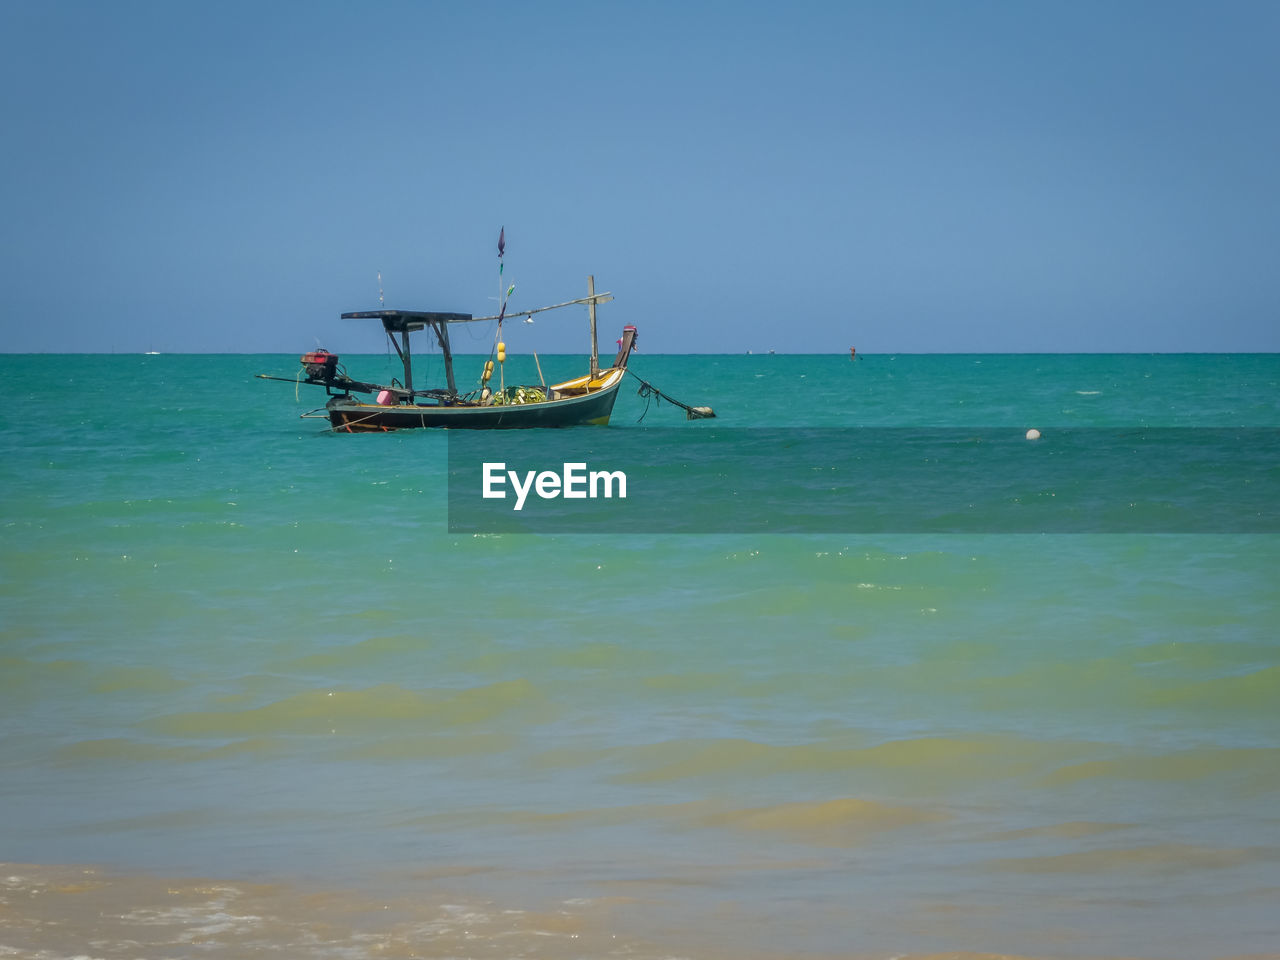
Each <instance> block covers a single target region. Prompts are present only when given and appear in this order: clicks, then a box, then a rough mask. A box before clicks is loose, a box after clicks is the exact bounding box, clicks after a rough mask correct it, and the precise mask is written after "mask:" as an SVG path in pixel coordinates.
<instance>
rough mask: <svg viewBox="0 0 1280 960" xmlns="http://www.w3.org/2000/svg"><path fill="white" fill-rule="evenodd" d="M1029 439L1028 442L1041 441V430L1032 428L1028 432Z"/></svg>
mask: <svg viewBox="0 0 1280 960" xmlns="http://www.w3.org/2000/svg"><path fill="white" fill-rule="evenodd" d="M1027 439H1028V440H1039V439H1040V431H1039V430H1037V429H1036V428H1035V427H1032V428H1031V429H1030V430H1028V431H1027Z"/></svg>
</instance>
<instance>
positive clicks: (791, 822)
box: [703, 797, 946, 846]
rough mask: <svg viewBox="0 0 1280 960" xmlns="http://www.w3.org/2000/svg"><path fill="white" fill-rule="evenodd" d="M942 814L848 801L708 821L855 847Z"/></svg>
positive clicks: (764, 810) (777, 808)
mask: <svg viewBox="0 0 1280 960" xmlns="http://www.w3.org/2000/svg"><path fill="white" fill-rule="evenodd" d="M944 819H946V817H945V816H944V815H942V814H938V813H933V812H931V811H927V810H921V809H918V808H915V807H907V806H890V805H888V804H883V803H875V802H873V801H870V800H859V799H857V798H854V797H845V798H842V799H839V800H826V801H820V802H815V803H783V804H777V805H775V806H769V807H754V808H749V809H744V810H732V811H729V812H726V813H718V814H713V815H711V816H709V817H706V818H705V819H704V820H703V823H704V824H705V825H706V826H711V827H731V828H733V829H736V830H751V831H761V832H765V833H774V834H778V835H781V836H783V837H785V838H787V839H791V840H798V841H801V842H804V843H817V844H822V845H825V846H851V845H853V844H855V843H858V842H860V841H861V840H863V839H865V838H866V837H867V836H869V835H871V834H873V833H878V832H879V831H881V830H892V829H896V828H898V827H907V826H916V825H919V824H922V823H929V822H933V821H939V820H944Z"/></svg>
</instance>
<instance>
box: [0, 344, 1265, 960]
mask: <svg viewBox="0 0 1280 960" xmlns="http://www.w3.org/2000/svg"><path fill="white" fill-rule="evenodd" d="M345 359H346V361H347V363H348V366H349V368H350V369H351V371H352V374H353V376H357V377H361V378H366V379H379V378H386V377H389V376H390V375H392V373H393V372H394V365H392V364H390V363H389V361H388V359H387V358H384V357H368V358H358V357H357V358H345ZM517 362H520V363H525V362H527V365H528V366H529V368H530V371H529V376H528V379H531V380H534V381H536V374H535V373H533V372H532V369H533V368H532V363H531V359H530V358H524V357H516V358H513V359H512V361H511V362H510V363H509V366H510V367H511V369H510V370H509V371H508V373H509V374H510V377H509V379H517V378H518V376H519V374H518V371H517V369H516V367H515V364H516V363H517ZM541 362H542V366H543V369H544V370H545V371H546V373H547V376H548V377H552V378H554V377H556V376H558V375H561V371H563V375H565V376H567V375H569V374H570V373H572V372H574V371H575V370H576V369H577V368H578V366H580V364H581V360H580V359H579V358H547V357H544V358H541ZM294 365H296V358H292V357H234V356H221V357H181V356H160V357H104V358H91V357H81V356H66V357H52V356H38V357H24V356H7V357H2V358H0V370H3V371H4V373H5V377H6V381H7V382H9V383H11V384H18V386H17V387H16V388H13V389H11V391H10V396H9V403H8V404H7V406H6V408H5V410H4V412H3V413H2V414H0V436H2V437H3V445H4V450H5V452H6V456H5V458H4V460H3V463H0V490H3V492H4V498H3V505H2V506H0V523H2V524H3V526H2V529H3V531H4V533H3V537H4V550H3V556H2V558H0V572H2V576H0V614H2V615H0V735H2V736H0V809H2V810H3V812H4V815H3V818H0V861H6V863H5V865H4V866H3V867H0V955H12V956H19V957H32V958H34V957H41V958H44V957H50V958H52V957H62V956H67V957H71V956H81V955H84V956H94V957H99V956H100V957H104V958H106V957H117V956H147V957H151V956H196V955H199V956H212V957H217V956H239V955H244V954H245V952H246V951H258V952H266V951H273V952H275V953H276V954H277V955H281V956H335V957H336V956H344V957H364V956H370V957H372V956H440V957H445V956H475V957H489V956H492V957H508V956H510V957H515V956H530V957H590V956H629V957H654V958H657V957H674V956H679V957H690V958H695V960H697V958H704V957H706V958H711V957H759V958H771V957H782V956H810V957H814V958H819V957H837V956H839V957H867V958H870V957H889V956H928V955H931V954H944V953H945V954H947V955H952V954H954V953H957V952H959V953H969V954H974V955H980V954H987V953H991V954H1004V955H1016V956H1027V957H1072V958H1085V957H1153V958H1154V957H1159V958H1169V960H1182V958H1186V960H1191V958H1202V957H1227V956H1243V955H1259V956H1262V955H1272V956H1274V955H1275V954H1274V951H1275V949H1276V944H1277V943H1280V922H1278V921H1277V920H1276V919H1275V910H1274V904H1275V902H1276V900H1277V898H1278V897H1280V814H1277V813H1276V810H1277V809H1280V710H1277V709H1276V703H1277V702H1280V640H1278V639H1277V637H1276V631H1275V627H1274V624H1275V623H1278V622H1280V586H1278V585H1277V583H1278V581H1277V578H1276V571H1277V570H1280V543H1278V542H1277V537H1276V536H1274V535H1262V534H1241V533H1196V534H1185V533H1179V532H1176V531H1174V532H1169V533H1160V534H1135V533H1099V534H1090V535H1068V534H1053V535H1037V534H1031V535H1008V534H1000V533H998V532H991V533H972V534H963V535H961V534H954V535H942V534H934V535H930V534H910V535H898V534H874V535H872V534H844V533H840V534H836V533H831V534H823V533H806V534H789V535H771V534H761V533H740V534H734V533H724V534H715V535H700V536H690V535H678V534H668V533H662V532H650V533H644V532H639V533H637V532H630V533H626V534H620V535H612V536H611V535H609V534H608V532H603V533H599V534H593V533H575V534H556V535H513V534H501V535H471V534H458V533H450V532H449V531H448V529H447V523H446V511H447V497H446V491H445V478H446V438H445V437H444V436H443V435H441V434H438V433H429V432H422V433H402V434H392V435H386V436H338V435H334V434H331V433H328V432H326V431H325V430H324V429H323V428H324V423H323V422H322V421H315V420H297V419H296V416H295V415H296V414H297V413H299V412H302V411H304V410H307V409H309V408H311V407H313V406H315V405H317V404H318V403H320V401H321V399H322V397H315V396H307V395H306V394H305V392H304V393H303V394H302V395H301V396H300V397H299V398H298V399H297V400H295V397H294V388H293V387H292V385H289V384H279V383H277V384H264V383H261V382H259V381H255V380H253V379H252V374H253V373H255V372H269V373H282V374H283V375H288V373H289V371H291V369H292V367H293V366H294ZM633 367H634V368H635V370H636V372H637V373H639V374H640V375H641V376H643V377H644V378H645V379H647V380H650V381H652V382H654V383H655V384H657V385H658V386H660V387H661V388H662V389H664V390H667V391H669V392H670V393H672V394H674V395H675V396H677V397H680V398H681V399H682V400H685V401H687V402H690V403H698V404H702V403H706V404H710V405H711V406H713V407H715V408H716V411H717V414H718V417H717V419H716V420H715V421H711V422H693V423H686V422H685V421H684V420H683V419H682V414H680V413H679V411H675V412H673V410H672V408H670V407H669V406H659V407H657V408H650V409H649V410H648V412H647V413H645V401H644V400H643V399H641V398H639V397H637V396H634V395H632V394H630V393H629V392H628V393H625V394H624V395H623V396H622V397H620V399H619V402H618V405H617V408H616V410H615V415H614V425H613V426H611V427H610V428H609V430H610V431H611V434H612V433H621V432H623V431H626V430H630V429H633V428H634V427H635V425H636V421H637V419H638V418H639V417H640V416H641V415H642V414H644V416H645V419H644V425H646V426H650V425H662V426H669V427H672V428H673V429H675V428H679V429H682V430H688V431H697V430H699V429H704V428H705V427H706V426H707V425H708V423H710V424H712V425H715V426H717V427H720V426H724V427H733V428H748V429H749V428H756V427H760V428H763V427H768V428H776V427H779V426H784V427H785V426H794V427H823V428H830V427H850V426H872V427H922V426H923V427H934V426H941V427H958V426H982V427H1017V428H1020V429H1025V428H1029V427H1037V428H1039V429H1040V430H1042V431H1044V432H1045V434H1046V436H1048V435H1049V434H1050V433H1051V431H1052V430H1053V429H1054V428H1055V427H1057V428H1064V427H1070V428H1073V429H1074V428H1088V427H1106V428H1114V427H1129V426H1142V427H1251V428H1271V427H1276V426H1278V425H1280V358H1277V357H1276V356H1272V355H1266V356H1232V355H1211V356H1074V357H1064V356H1029V357H1011V356H984V357H977V356H974V357H960V356H915V357H911V356H902V357H887V356H886V357H876V356H869V357H865V358H863V357H859V358H858V360H857V361H853V362H851V361H850V360H849V359H848V358H847V357H840V358H831V357H787V356H769V357H677V356H645V355H643V354H641V355H637V356H636V357H635V358H634V359H633ZM210 378H212V379H213V380H215V381H219V382H223V383H226V384H227V387H226V389H225V390H222V391H218V390H210V389H208V388H207V383H208V382H209V379H210ZM129 382H131V383H132V385H131V386H129V387H128V388H127V389H126V388H123V387H122V386H121V384H122V383H129ZM143 401H145V402H143ZM51 410H57V411H59V415H58V416H57V417H56V418H51V417H50V411H51ZM595 429H596V428H586V429H584V430H582V431H571V432H570V435H571V436H577V435H578V433H579V432H580V433H581V435H582V436H583V438H584V443H589V441H590V437H591V436H592V435H593V430H595ZM514 442H516V441H513V443H514ZM519 443H522V444H527V443H528V438H527V437H522V438H521V439H520V440H519ZM744 469H746V468H745V467H744ZM752 469H758V470H767V469H768V461H767V457H766V458H764V459H763V460H762V461H761V462H759V463H757V464H754V465H753V466H752ZM1151 473H1152V482H1153V484H1161V487H1160V489H1161V490H1167V489H1168V479H1169V478H1168V476H1166V475H1164V474H1163V473H1162V472H1161V465H1160V464H1153V465H1152V471H1151ZM697 495H698V494H697V491H694V490H691V491H690V493H689V496H690V497H691V498H696V497H697ZM712 506H713V505H709V507H708V509H711V508H712ZM86 871H91V872H86ZM192 878H199V879H192Z"/></svg>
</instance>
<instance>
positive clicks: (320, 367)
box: [302, 350, 338, 379]
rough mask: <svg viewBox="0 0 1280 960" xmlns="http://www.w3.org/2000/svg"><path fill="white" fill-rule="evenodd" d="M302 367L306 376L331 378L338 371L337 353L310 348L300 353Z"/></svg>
mask: <svg viewBox="0 0 1280 960" xmlns="http://www.w3.org/2000/svg"><path fill="white" fill-rule="evenodd" d="M302 369H304V370H305V371H306V372H307V376H308V377H314V378H316V379H325V378H329V379H331V378H332V377H333V375H334V374H335V373H337V372H338V355H337V354H336V353H330V352H329V351H328V350H312V351H310V352H309V353H304V354H303V355H302Z"/></svg>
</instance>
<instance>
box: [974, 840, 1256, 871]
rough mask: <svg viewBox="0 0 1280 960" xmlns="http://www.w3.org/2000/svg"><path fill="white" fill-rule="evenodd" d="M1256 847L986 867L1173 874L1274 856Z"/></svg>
mask: <svg viewBox="0 0 1280 960" xmlns="http://www.w3.org/2000/svg"><path fill="white" fill-rule="evenodd" d="M1274 856H1275V854H1274V853H1273V852H1270V851H1266V850H1261V849H1255V848H1219V847H1202V846H1195V845H1192V844H1182V843H1161V844H1152V845H1150V846H1145V847H1131V848H1129V849H1125V850H1083V851H1079V852H1074V853H1060V854H1056V855H1053V856H1047V857H1012V858H1008V859H1003V860H993V861H991V862H990V863H988V864H987V867H988V869H991V870H999V871H1007V872H1011V873H1159V874H1164V873H1174V872H1196V871H1200V870H1226V869H1230V868H1231V867H1238V866H1241V865H1243V864H1246V863H1251V862H1254V861H1257V860H1264V859H1271V858H1274Z"/></svg>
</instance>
